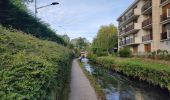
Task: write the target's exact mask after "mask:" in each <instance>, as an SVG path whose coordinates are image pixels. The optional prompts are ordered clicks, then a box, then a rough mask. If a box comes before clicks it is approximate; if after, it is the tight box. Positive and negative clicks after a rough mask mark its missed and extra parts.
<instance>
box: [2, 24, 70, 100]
mask: <svg viewBox="0 0 170 100" xmlns="http://www.w3.org/2000/svg"><path fill="white" fill-rule="evenodd" d="M71 58H72V57H71V52H70V51H69V50H68V49H67V48H65V47H63V46H60V45H58V44H57V43H54V42H49V41H42V40H39V39H37V38H35V37H32V36H30V35H26V34H24V33H22V32H19V31H16V30H8V29H5V28H3V27H1V26H0V98H1V99H4V100H23V99H26V100H27V99H29V100H42V99H45V100H52V99H55V98H57V100H62V99H61V98H62V97H66V95H67V92H66V91H68V82H69V80H68V78H69V76H70V63H71ZM63 90H65V91H63ZM52 94H53V95H52ZM65 99H66V98H65Z"/></svg>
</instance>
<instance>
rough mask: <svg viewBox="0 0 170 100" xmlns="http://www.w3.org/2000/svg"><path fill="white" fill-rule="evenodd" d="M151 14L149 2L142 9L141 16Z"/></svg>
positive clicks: (150, 3)
mask: <svg viewBox="0 0 170 100" xmlns="http://www.w3.org/2000/svg"><path fill="white" fill-rule="evenodd" d="M151 13H152V2H151V1H150V0H149V1H147V2H146V3H145V4H144V6H143V7H142V14H144V15H147V14H151Z"/></svg>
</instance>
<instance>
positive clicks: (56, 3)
mask: <svg viewBox="0 0 170 100" xmlns="http://www.w3.org/2000/svg"><path fill="white" fill-rule="evenodd" d="M51 5H59V3H58V2H53V3H51V4H48V5H45V6H41V7H37V0H35V17H36V16H37V13H38V11H37V10H38V9H41V8H44V7H48V6H51Z"/></svg>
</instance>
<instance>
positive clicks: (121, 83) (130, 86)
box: [84, 63, 170, 100]
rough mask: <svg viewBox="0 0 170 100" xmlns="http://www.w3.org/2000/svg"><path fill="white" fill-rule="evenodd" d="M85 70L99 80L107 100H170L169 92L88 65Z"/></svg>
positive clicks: (85, 64) (85, 65)
mask: <svg viewBox="0 0 170 100" xmlns="http://www.w3.org/2000/svg"><path fill="white" fill-rule="evenodd" d="M84 68H85V69H86V70H87V71H88V72H89V74H91V75H93V76H94V77H95V78H97V79H98V80H99V81H98V82H99V83H100V85H101V86H102V87H103V89H104V90H105V94H106V98H107V100H170V94H169V93H168V92H167V91H163V90H161V89H158V88H155V87H152V86H150V85H148V84H145V83H141V82H135V81H132V80H130V79H129V78H127V77H125V76H123V75H120V74H118V73H114V72H111V71H108V70H106V69H102V68H101V67H93V66H92V65H90V64H88V63H84Z"/></svg>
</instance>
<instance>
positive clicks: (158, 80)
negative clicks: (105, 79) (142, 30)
mask: <svg viewBox="0 0 170 100" xmlns="http://www.w3.org/2000/svg"><path fill="white" fill-rule="evenodd" d="M96 62H97V63H98V64H100V65H102V66H103V67H105V68H109V69H112V70H115V71H118V72H121V73H123V74H125V75H127V76H130V77H134V78H138V79H140V80H143V81H146V82H148V83H151V84H153V85H156V86H160V87H162V88H167V89H169V91H170V66H168V65H164V64H160V63H153V62H144V61H142V60H140V59H133V58H126V59H125V58H123V59H121V58H113V57H98V58H97V59H96Z"/></svg>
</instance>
